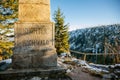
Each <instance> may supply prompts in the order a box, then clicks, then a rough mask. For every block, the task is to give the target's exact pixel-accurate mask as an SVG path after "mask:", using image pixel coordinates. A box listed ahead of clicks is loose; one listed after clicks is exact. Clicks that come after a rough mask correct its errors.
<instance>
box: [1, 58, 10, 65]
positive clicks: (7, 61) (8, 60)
mask: <svg viewBox="0 0 120 80" xmlns="http://www.w3.org/2000/svg"><path fill="white" fill-rule="evenodd" d="M2 62H5V63H9V64H10V63H12V59H6V60H2V61H0V63H2Z"/></svg>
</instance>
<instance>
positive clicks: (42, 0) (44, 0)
mask: <svg viewBox="0 0 120 80" xmlns="http://www.w3.org/2000/svg"><path fill="white" fill-rule="evenodd" d="M21 3H29V4H31V3H32V4H34V3H43V4H50V0H19V4H21Z"/></svg>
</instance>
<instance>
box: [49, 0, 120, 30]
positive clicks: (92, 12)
mask: <svg viewBox="0 0 120 80" xmlns="http://www.w3.org/2000/svg"><path fill="white" fill-rule="evenodd" d="M119 4H120V0H51V19H52V17H53V14H54V11H55V10H57V9H58V7H60V8H61V10H62V12H63V13H64V16H65V22H66V23H69V30H74V29H78V28H86V27H93V26H98V25H108V24H116V23H120V5H119ZM52 21H53V20H52Z"/></svg>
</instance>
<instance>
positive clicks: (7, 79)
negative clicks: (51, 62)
mask: <svg viewBox="0 0 120 80" xmlns="http://www.w3.org/2000/svg"><path fill="white" fill-rule="evenodd" d="M65 73H66V69H64V68H62V67H56V68H49V69H41V68H36V69H21V70H18V69H12V70H7V71H2V72H0V80H30V79H31V78H33V77H40V78H45V77H48V78H49V77H50V76H54V78H55V79H54V78H53V79H47V80H58V78H60V77H63V76H65ZM56 77H57V79H56ZM35 80H36V79H35ZM42 80H45V79H42ZM60 80H63V79H60ZM65 80H66V79H65ZM67 80H68V79H67Z"/></svg>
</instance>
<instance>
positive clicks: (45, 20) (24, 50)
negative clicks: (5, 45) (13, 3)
mask: <svg viewBox="0 0 120 80" xmlns="http://www.w3.org/2000/svg"><path fill="white" fill-rule="evenodd" d="M18 16H19V21H18V22H17V23H16V24H15V48H14V55H13V63H12V66H13V68H14V69H25V68H26V69H29V68H51V67H56V66H57V54H56V50H55V47H54V24H53V23H52V22H50V0H19V15H18Z"/></svg>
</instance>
